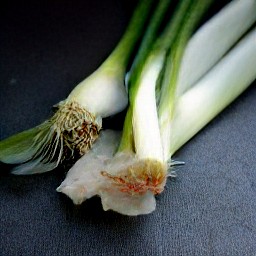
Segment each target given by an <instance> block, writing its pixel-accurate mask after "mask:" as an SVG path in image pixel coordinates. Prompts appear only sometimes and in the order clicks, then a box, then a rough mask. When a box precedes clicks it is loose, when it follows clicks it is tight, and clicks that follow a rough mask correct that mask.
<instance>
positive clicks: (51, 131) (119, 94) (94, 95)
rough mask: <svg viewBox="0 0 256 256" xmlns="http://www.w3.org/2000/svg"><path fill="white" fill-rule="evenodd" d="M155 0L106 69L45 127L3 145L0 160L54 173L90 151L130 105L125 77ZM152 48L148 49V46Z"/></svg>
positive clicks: (24, 170)
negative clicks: (107, 121)
mask: <svg viewBox="0 0 256 256" xmlns="http://www.w3.org/2000/svg"><path fill="white" fill-rule="evenodd" d="M153 3H154V1H153V0H141V1H140V2H139V3H138V6H137V8H136V9H135V12H134V14H133V16H132V18H131V21H130V23H129V25H128V27H127V30H126V32H125V33H124V35H123V37H122V38H121V40H120V42H119V43H118V45H117V46H116V48H115V49H114V51H113V52H112V53H111V54H110V56H109V57H108V58H107V59H106V60H105V61H104V62H103V64H102V65H101V66H100V67H99V68H98V69H97V70H96V71H95V72H93V73H92V74H91V75H90V76H89V77H87V78H86V79H85V80H84V81H82V82H81V83H79V84H78V85H77V86H76V87H75V88H74V89H73V91H72V92H71V93H70V94H69V96H68V97H67V98H66V99H65V100H63V101H61V102H59V103H58V104H57V105H56V106H55V109H56V111H55V113H54V114H53V115H52V117H50V118H49V119H48V120H46V121H45V122H43V123H42V124H40V125H38V126H36V127H34V128H32V129H29V130H26V131H24V132H21V133H19V134H16V135H13V136H11V137H9V138H7V139H4V140H2V141H1V142H0V161H1V162H3V163H7V164H19V165H18V166H17V167H15V168H14V169H13V173H15V174H32V173H42V172H47V171H50V170H52V169H54V168H56V167H57V166H58V165H59V164H60V163H63V162H64V161H66V160H69V161H73V160H75V159H77V158H79V157H81V156H82V155H84V154H85V153H87V152H88V150H89V149H90V148H91V146H92V145H93V143H94V142H95V140H96V139H97V138H98V136H99V133H100V130H101V129H102V118H105V117H108V116H111V115H114V114H116V113H118V112H120V111H122V110H123V109H124V108H125V107H126V106H127V103H128V96H127V91H126V89H125V86H124V79H125V74H126V71H127V67H128V64H129V61H130V59H131V56H132V54H133V53H134V50H135V47H136V46H137V44H138V42H139V40H140V39H141V35H142V32H143V30H144V27H145V25H146V22H147V20H148V18H149V16H150V13H151V9H152V5H153ZM145 47H147V44H145Z"/></svg>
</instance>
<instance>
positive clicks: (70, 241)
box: [0, 0, 256, 256]
mask: <svg viewBox="0 0 256 256" xmlns="http://www.w3.org/2000/svg"><path fill="white" fill-rule="evenodd" d="M50 2H51V4H50ZM133 3H134V1H133ZM2 5H3V6H2V7H3V8H1V15H0V24H1V25H0V26H1V29H0V87H1V90H0V105H1V112H0V120H1V123H0V139H3V138H5V137H7V136H10V135H12V134H14V133H16V132H18V131H22V130H24V129H27V128H30V127H32V126H34V125H37V124H38V123H39V122H41V121H43V120H45V119H46V118H47V117H48V116H49V114H50V110H51V106H52V105H54V104H55V103H57V102H58V101H60V100H62V99H63V98H65V97H66V96H67V95H68V93H69V92H70V90H71V89H72V88H73V86H74V85H75V84H77V83H78V82H80V81H81V80H82V79H83V78H84V77H86V76H87V75H89V74H90V72H92V71H93V70H94V69H95V68H96V67H97V66H98V65H99V64H100V63H101V61H102V59H104V58H105V57H106V56H107V55H108V54H109V52H110V51H111V49H112V48H113V47H114V45H115V44H116V42H117V41H118V40H119V38H120V36H121V34H122V32H123V30H124V28H125V25H126V24H127V21H128V18H129V16H130V13H131V10H132V7H133V4H131V3H129V1H117V0H112V1H110V0H108V1H100V0H94V1H82V0H77V1H72V3H71V1H67V0H65V1H63V0H62V1H60V0H54V1H44V2H43V1H28V0H26V1H6V2H5V3H2ZM255 102H256V89H255V84H254V85H252V86H251V87H250V88H249V89H248V90H247V91H246V92H245V93H244V94H242V95H241V96H240V97H239V98H238V99H237V100H236V101H235V102H234V103H233V104H231V105H230V106H229V107H228V108H227V109H226V110H225V111H224V112H222V113H221V114H220V115H219V116H218V117H217V118H216V119H214V121H212V122H211V123H210V124H209V125H208V126H207V127H205V128H204V129H203V130H202V131H201V132H200V133H199V134H198V135H197V136H195V137H194V138H193V139H192V140H191V141H190V142H189V143H187V144H186V145H185V146H184V147H183V148H182V149H181V150H180V151H179V152H177V153H176V155H175V158H176V159H178V160H183V161H185V162H186V165H185V166H184V167H181V168H179V169H177V173H178V178H177V179H176V180H175V181H170V180H169V181H168V183H167V187H166V189H165V192H164V193H163V194H161V195H160V196H158V197H157V209H156V211H155V212H153V213H152V214H150V215H147V216H139V217H126V216H121V215H119V214H116V213H113V212H104V211H103V210H102V208H101V205H100V200H99V199H98V198H93V199H91V200H89V201H87V202H85V203H84V204H82V205H81V206H74V205H73V204H72V202H71V200H69V199H68V198H67V197H65V196H64V195H62V194H58V193H57V192H56V191H55V189H56V187H58V186H59V184H60V183H61V181H62V180H63V179H64V177H65V170H63V169H61V168H59V169H57V170H55V171H53V172H50V173H46V174H43V175H35V176H28V177H16V176H12V175H10V174H9V173H8V170H9V167H8V166H6V165H3V164H1V165H0V168H1V172H0V255H1V256H30V255H31V256H32V255H33V256H37V255H38V256H39V255H45V256H47V255H49V256H50V255H51V256H53V255H57V256H58V255H74V256H76V255H78V256H80V255H88V256H89V255H91V256H98V255H104V256H105V255H106V256H108V255H109V256H112V255H127V256H128V255H131V256H133V255H140V256H148V255H154V256H160V255H164V256H165V255H166V256H167V255H174V256H176V255H177V256H180V255H184V256H187V255H196V256H198V255H202V256H207V255H209V256H210V255H214V256H215V255H216V256H226V255H230V256H240V255H241V256H246V255H248V256H254V255H256V243H255V241H256V158H255V145H256V104H255ZM112 121H115V125H116V123H118V122H119V119H118V118H116V119H111V120H107V121H106V120H105V124H106V126H107V127H111V125H110V124H111V122H112Z"/></svg>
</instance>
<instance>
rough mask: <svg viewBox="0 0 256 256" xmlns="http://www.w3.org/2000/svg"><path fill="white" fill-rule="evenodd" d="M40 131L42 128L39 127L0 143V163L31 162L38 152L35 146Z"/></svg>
mask: <svg viewBox="0 0 256 256" xmlns="http://www.w3.org/2000/svg"><path fill="white" fill-rule="evenodd" d="M39 131H40V126H37V127H34V128H32V129H29V130H26V131H23V132H21V133H18V134H15V135H13V136H11V137H9V138H6V139H4V140H2V141H0V161H1V162H3V163H6V164H19V163H23V162H26V161H28V160H30V159H31V158H32V157H33V156H34V154H35V153H36V150H37V147H33V144H34V139H35V136H36V135H37V134H38V132H39Z"/></svg>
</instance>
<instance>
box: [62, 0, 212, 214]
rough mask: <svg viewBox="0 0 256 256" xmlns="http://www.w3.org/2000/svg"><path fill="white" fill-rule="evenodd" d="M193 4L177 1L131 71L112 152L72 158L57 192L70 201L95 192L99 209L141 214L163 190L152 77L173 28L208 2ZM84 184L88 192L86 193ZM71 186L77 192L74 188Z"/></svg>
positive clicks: (188, 21)
mask: <svg viewBox="0 0 256 256" xmlns="http://www.w3.org/2000/svg"><path fill="white" fill-rule="evenodd" d="M198 3H199V1H198V2H197V4H196V5H194V2H193V1H183V2H182V3H181V4H180V5H179V7H178V11H177V12H176V14H175V15H174V17H173V19H172V21H171V23H170V24H169V25H168V26H167V30H165V31H164V33H163V36H162V37H161V41H157V42H156V45H155V47H153V49H152V52H151V53H150V54H149V55H148V58H147V59H146V60H145V64H144V66H143V68H142V70H140V73H139V74H136V75H137V76H135V79H134V80H132V79H131V81H132V83H131V87H130V88H129V98H130V106H129V110H128V113H127V118H126V122H125V125H124V130H123V137H122V140H121V144H120V147H119V149H118V151H117V153H116V154H115V155H114V156H113V157H112V158H109V157H106V160H105V161H104V162H101V161H100V160H98V161H97V160H96V164H95V166H96V167H95V168H94V167H93V168H92V167H91V166H89V164H84V165H82V166H81V165H80V163H79V161H78V162H77V163H76V164H75V166H74V167H73V168H72V169H71V170H70V172H69V173H70V174H69V175H68V177H67V178H66V180H65V181H64V182H63V183H62V184H61V185H60V187H58V188H57V191H59V192H63V193H65V194H67V195H68V196H70V197H71V198H73V201H74V202H75V203H77V202H79V203H81V202H82V201H83V200H85V199H87V198H89V197H91V196H93V195H96V194H97V195H99V196H100V197H101V201H102V205H103V209H104V210H109V209H111V210H114V211H117V212H119V213H122V214H127V215H138V214H146V213H150V212H152V211H153V210H154V209H155V206H156V203H155V197H154V195H156V194H159V193H161V192H162V191H163V189H164V186H165V183H166V178H167V176H168V166H167V161H164V155H163V148H162V140H161V134H160V129H159V124H158V113H157V105H156V95H155V87H156V82H157V79H158V77H159V73H160V71H161V70H162V67H163V64H164V63H165V56H168V51H169V48H170V46H172V44H173V43H174V42H175V40H174V39H175V37H176V36H177V37H178V38H179V36H178V35H179V34H178V32H179V30H180V29H181V30H182V29H183V30H184V27H185V29H186V31H187V24H191V20H193V19H194V18H195V16H196V19H197V20H199V19H200V17H202V14H203V12H204V11H203V10H205V8H206V7H207V6H208V5H209V3H210V1H205V2H204V4H202V3H200V7H202V9H201V8H200V11H198V7H199V6H198ZM201 4H202V5H201ZM187 12H188V14H187V15H185V18H184V19H183V17H184V14H185V13H187ZM183 23H184V24H186V26H185V25H183ZM196 24H197V23H196V22H194V23H193V24H192V25H189V30H193V29H194V27H195V26H196ZM170 31H172V32H173V35H172V34H171V33H170ZM179 33H180V32H179ZM186 33H187V32H186ZM170 35H172V36H170ZM131 129H132V131H133V133H132V134H133V135H132V137H133V138H131V132H130V130H131ZM127 132H128V135H127ZM89 157H90V156H89V155H86V156H84V157H83V158H87V161H89V162H91V160H90V159H89ZM95 157H97V156H93V157H92V159H93V161H94V160H95ZM81 161H82V160H81ZM84 161H85V160H83V163H85V162H84ZM80 168H81V169H80ZM79 172H81V177H83V178H82V180H83V182H82V184H83V186H84V187H82V186H81V184H80V183H79V181H78V183H79V185H78V184H77V182H76V181H75V179H74V178H73V175H72V173H79ZM88 189H89V191H93V193H89V194H88V193H87V190H88ZM74 190H75V191H80V193H74ZM81 191H82V192H81Z"/></svg>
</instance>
